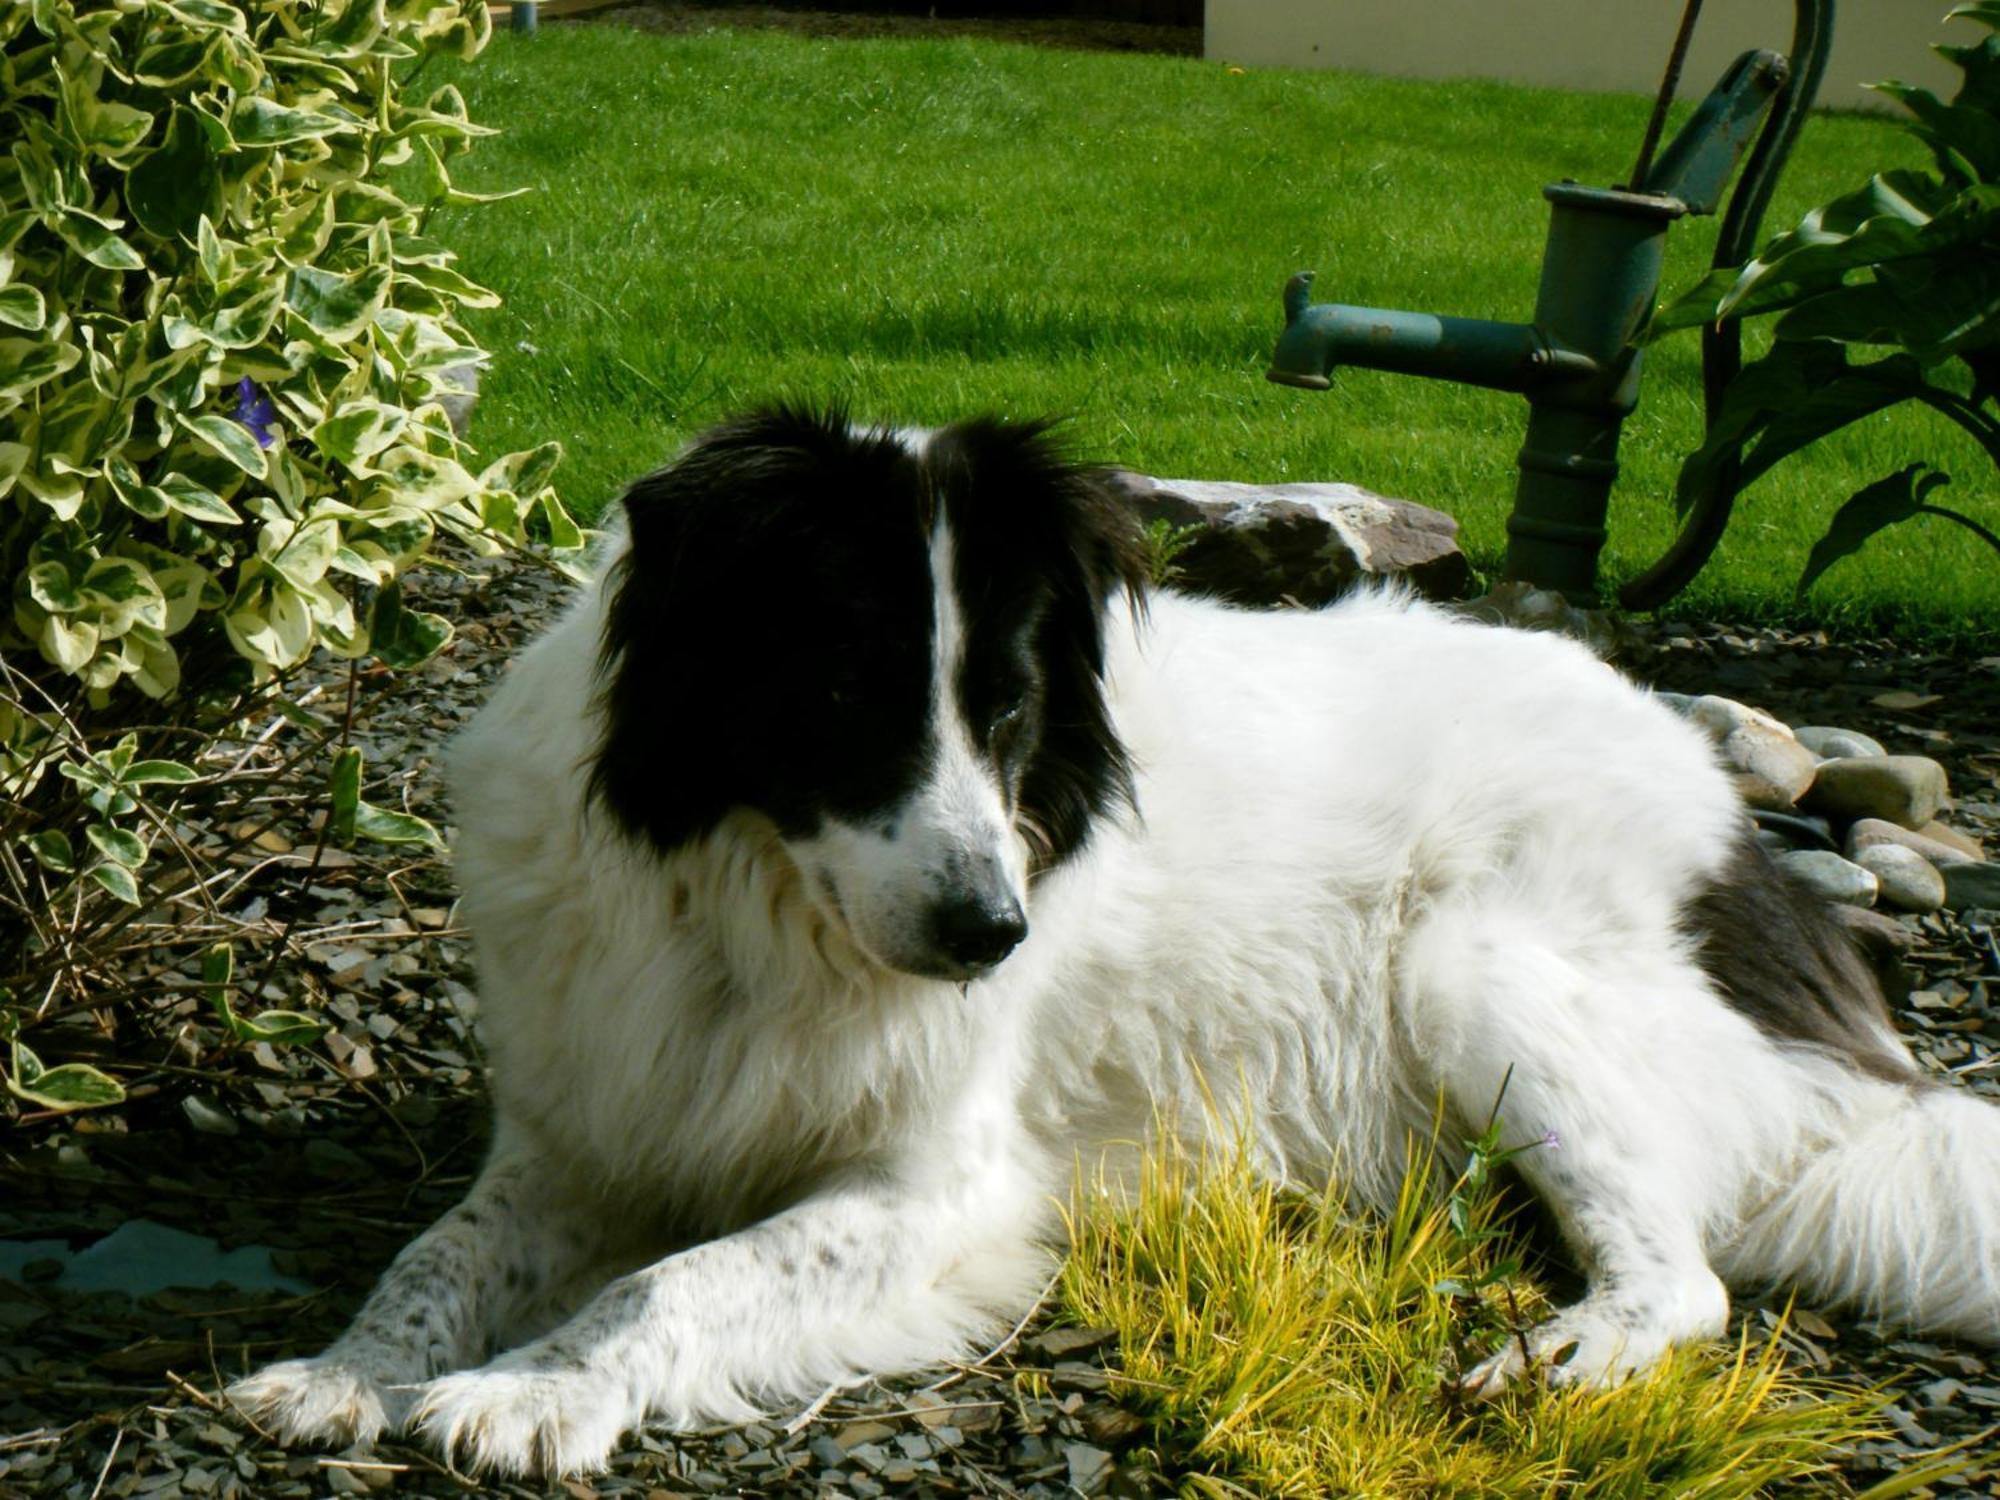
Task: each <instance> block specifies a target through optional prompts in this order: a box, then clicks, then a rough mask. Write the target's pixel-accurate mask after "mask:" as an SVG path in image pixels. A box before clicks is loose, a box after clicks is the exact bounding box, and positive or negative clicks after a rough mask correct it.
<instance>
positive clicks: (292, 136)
mask: <svg viewBox="0 0 2000 1500" xmlns="http://www.w3.org/2000/svg"><path fill="white" fill-rule="evenodd" d="M355 128H356V127H355V126H354V124H353V122H352V121H349V120H344V119H342V118H340V117H339V116H338V115H332V114H325V113H322V112H321V111H319V110H314V109H294V108H292V107H291V106H289V105H284V104H279V103H277V102H276V101H275V100H272V99H266V98H263V97H261V96H259V97H253V98H248V99H239V100H238V101H237V104H236V108H235V109H233V110H232V111H230V115H229V133H230V135H231V136H233V137H234V138H235V140H236V144H237V145H239V146H283V145H288V144H290V143H291V142H293V141H311V140H319V139H320V138H322V137H324V136H329V135H344V134H346V133H348V132H350V131H352V130H354V129H355Z"/></svg>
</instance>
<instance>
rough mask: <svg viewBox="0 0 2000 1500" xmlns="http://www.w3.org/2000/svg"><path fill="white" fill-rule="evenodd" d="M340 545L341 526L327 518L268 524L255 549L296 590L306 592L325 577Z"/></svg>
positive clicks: (260, 534)
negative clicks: (289, 581) (305, 590)
mask: <svg viewBox="0 0 2000 1500" xmlns="http://www.w3.org/2000/svg"><path fill="white" fill-rule="evenodd" d="M339 545H340V526H339V525H338V523H336V522H335V521H333V520H332V519H330V518H324V517H323V518H321V519H318V520H313V521H307V522H305V523H304V524H300V523H298V522H295V521H291V520H282V521H271V522H267V523H266V524H265V526H264V527H263V529H262V530H261V531H260V532H259V533H258V537H257V550H258V552H260V553H261V554H262V555H263V556H264V557H265V558H266V559H268V560H269V562H270V564H271V566H272V567H274V568H276V569H277V570H278V571H279V572H280V573H282V574H284V576H285V577H286V578H288V579H290V580H291V582H292V583H293V584H294V585H295V586H296V587H298V588H302V589H309V588H311V587H312V586H313V585H314V584H316V583H318V582H319V581H320V579H321V578H322V577H324V576H325V574H326V569H327V565H328V564H329V563H331V562H332V561H333V553H334V549H335V548H336V547H338V546H339Z"/></svg>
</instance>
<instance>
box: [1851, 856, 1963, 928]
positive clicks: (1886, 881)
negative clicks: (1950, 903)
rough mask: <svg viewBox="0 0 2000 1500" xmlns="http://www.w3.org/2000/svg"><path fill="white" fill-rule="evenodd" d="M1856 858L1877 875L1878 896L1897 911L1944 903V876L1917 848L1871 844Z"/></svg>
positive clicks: (1932, 909) (1931, 908)
mask: <svg viewBox="0 0 2000 1500" xmlns="http://www.w3.org/2000/svg"><path fill="white" fill-rule="evenodd" d="M1854 862H1855V863H1856V864H1857V865H1859V866H1861V868H1862V869H1864V870H1866V871H1867V872H1868V873H1869V874H1870V875H1873V876H1874V877H1875V883H1876V888H1877V889H1876V899H1877V900H1879V901H1880V902H1882V904H1883V905H1885V906H1893V907H1895V908H1896V909H1897V910H1898V911H1936V910H1937V909H1938V908H1939V907H1940V906H1943V905H1944V896H1945V885H1944V876H1942V875H1940V874H1938V872H1937V868H1936V867H1935V866H1934V865H1932V864H1931V862H1930V861H1929V860H1927V859H1925V858H1924V857H1923V856H1922V855H1921V854H1919V853H1917V851H1916V850H1914V849H1906V848H1904V847H1903V846H1902V845H1901V844H1887V843H1883V844H1870V845H1869V846H1868V847H1867V848H1865V849H1863V850H1862V851H1861V852H1860V853H1859V854H1857V855H1855V856H1854Z"/></svg>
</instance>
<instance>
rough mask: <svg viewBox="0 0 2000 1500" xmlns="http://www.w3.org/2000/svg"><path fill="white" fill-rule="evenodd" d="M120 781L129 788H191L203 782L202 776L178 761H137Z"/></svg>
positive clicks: (129, 767)
mask: <svg viewBox="0 0 2000 1500" xmlns="http://www.w3.org/2000/svg"><path fill="white" fill-rule="evenodd" d="M119 780H121V781H122V782H124V783H125V785H127V786H150V785H160V786H189V785H192V784H193V783H194V782H197V781H199V780H201V774H200V773H199V772H198V771H196V770H194V769H193V768H192V767H189V766H184V765H182V764H181V763H180V762H179V761H177V760H135V761H133V762H132V764H131V765H129V766H127V767H126V768H125V774H124V775H123V776H121V777H120V778H119Z"/></svg>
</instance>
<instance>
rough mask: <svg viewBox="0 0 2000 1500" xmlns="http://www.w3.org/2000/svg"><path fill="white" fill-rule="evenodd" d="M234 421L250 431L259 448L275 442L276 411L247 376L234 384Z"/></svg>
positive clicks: (276, 427)
mask: <svg viewBox="0 0 2000 1500" xmlns="http://www.w3.org/2000/svg"><path fill="white" fill-rule="evenodd" d="M236 420H237V421H239V422H241V423H242V424H243V425H244V426H245V427H247V428H249V429H250V436H252V437H254V438H255V439H256V440H257V446H258V447H259V448H268V447H270V446H271V444H272V443H273V442H275V441H276V440H277V436H278V413H277V410H276V408H274V407H273V406H272V405H271V398H270V397H269V396H267V395H265V394H264V393H263V392H262V391H260V390H258V389H257V382H256V381H254V380H252V379H251V378H250V377H249V376H248V375H245V376H244V377H243V378H242V379H241V380H239V381H237V382H236Z"/></svg>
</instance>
